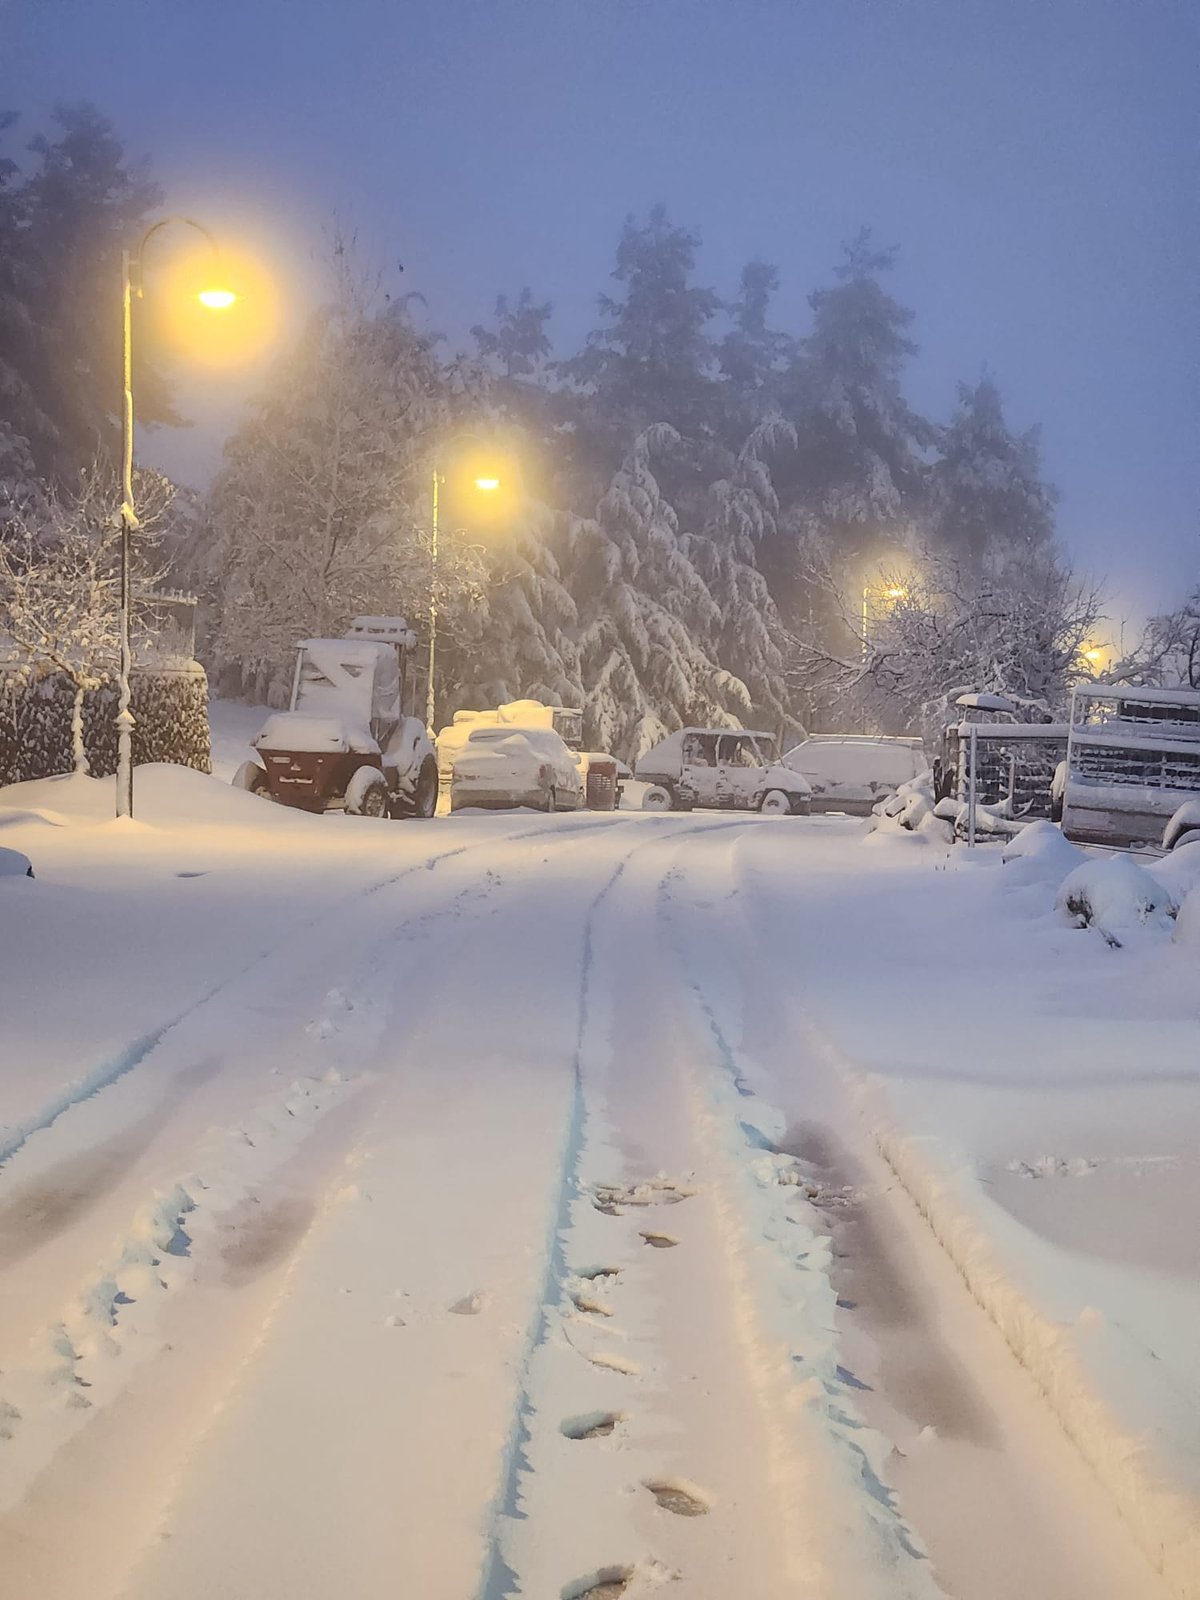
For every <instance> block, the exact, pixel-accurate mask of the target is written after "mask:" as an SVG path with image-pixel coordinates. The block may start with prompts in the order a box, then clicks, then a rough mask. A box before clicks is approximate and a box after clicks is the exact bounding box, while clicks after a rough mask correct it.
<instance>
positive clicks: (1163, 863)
mask: <svg viewBox="0 0 1200 1600" xmlns="http://www.w3.org/2000/svg"><path fill="white" fill-rule="evenodd" d="M1149 870H1150V871H1151V872H1152V873H1153V874H1154V876H1155V877H1156V878H1157V879H1158V881H1159V883H1165V884H1166V886H1167V888H1168V889H1169V890H1170V892H1171V893H1172V894H1173V895H1174V896H1175V898H1176V900H1178V901H1180V902H1182V901H1183V899H1184V898H1185V896H1187V895H1189V894H1191V892H1192V890H1193V889H1195V888H1197V887H1200V839H1197V840H1195V841H1194V842H1193V843H1191V844H1181V845H1176V847H1175V849H1174V850H1172V851H1171V852H1170V853H1169V854H1168V855H1165V856H1163V858H1162V859H1161V860H1160V861H1155V862H1154V863H1153V865H1152V866H1151V867H1150V869H1149Z"/></svg>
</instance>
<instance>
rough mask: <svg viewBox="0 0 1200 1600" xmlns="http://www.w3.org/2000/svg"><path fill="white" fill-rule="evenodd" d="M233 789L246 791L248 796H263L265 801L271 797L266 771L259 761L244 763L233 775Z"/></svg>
mask: <svg viewBox="0 0 1200 1600" xmlns="http://www.w3.org/2000/svg"><path fill="white" fill-rule="evenodd" d="M233 787H234V788H235V789H245V791H246V793H247V794H258V795H262V796H263V798H264V799H269V798H270V795H271V788H270V784H269V783H268V782H267V774H266V769H265V768H264V767H260V766H259V764H258V762H257V761H243V762H242V764H241V766H240V767H239V768H238V769H237V771H236V772H235V773H234V775H233Z"/></svg>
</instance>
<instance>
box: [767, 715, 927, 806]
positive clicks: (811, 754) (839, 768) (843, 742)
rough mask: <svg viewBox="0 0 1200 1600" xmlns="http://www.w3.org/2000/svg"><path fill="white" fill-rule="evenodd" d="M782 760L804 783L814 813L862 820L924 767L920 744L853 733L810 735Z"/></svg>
mask: <svg viewBox="0 0 1200 1600" xmlns="http://www.w3.org/2000/svg"><path fill="white" fill-rule="evenodd" d="M783 759H784V762H785V764H786V765H787V766H789V767H792V768H793V769H794V770H795V771H796V772H799V773H802V774H803V775H804V777H805V778H806V779H807V781H808V785H809V788H810V789H811V790H812V809H813V810H814V811H847V812H849V813H850V814H851V815H852V816H862V817H868V816H870V814H871V808H872V807H873V806H874V805H875V804H876V803H877V802H878V801H879V800H883V799H885V798H886V797H887V796H888V795H889V794H894V793H895V792H896V790H897V789H898V788H899V787H900V785H901V784H902V783H911V782H912V780H913V779H914V778H916V777H918V776H919V775H920V774H921V773H922V772H924V771H925V769H926V766H927V765H928V763H927V762H926V760H925V752H924V750H923V749H922V746H921V741H920V739H910V738H903V739H891V738H879V737H875V736H870V735H867V734H854V733H814V734H810V735H809V737H808V738H807V739H805V740H804V741H803V743H802V744H798V745H796V746H794V748H793V749H791V750H789V751H788V752H787V754H786V755H785V756H784V758H783Z"/></svg>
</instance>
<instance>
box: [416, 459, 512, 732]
mask: <svg viewBox="0 0 1200 1600" xmlns="http://www.w3.org/2000/svg"><path fill="white" fill-rule="evenodd" d="M460 437H462V438H470V437H471V435H469V434H467V435H460ZM456 442H457V441H456V440H451V441H450V443H451V444H453V443H456ZM445 481H446V477H445V474H444V473H443V472H442V469H441V467H440V466H439V465H437V464H436V463H435V465H434V468H433V482H432V490H433V493H432V499H431V507H430V509H431V513H432V515H431V518H430V534H431V538H430V559H431V571H430V577H429V682H428V684H427V685H426V690H425V721H426V724H427V725H428V727H429V731H430V733H431V734H432V732H433V719H434V715H435V712H436V709H437V707H436V705H435V697H434V685H433V672H434V667H435V665H436V661H437V619H438V533H439V531H440V501H441V488H442V485H443V484H444V483H445ZM474 486H475V488H476V489H478V490H479V492H480V493H481V494H495V493H496V492H497V491H498V490H499V489H500V488H502V487H503V481H502V479H500V478H498V477H496V476H495V475H494V474H490V473H488V474H482V475H480V476H477V477H476V478H475V479H474Z"/></svg>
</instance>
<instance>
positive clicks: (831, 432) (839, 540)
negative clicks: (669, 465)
mask: <svg viewBox="0 0 1200 1600" xmlns="http://www.w3.org/2000/svg"><path fill="white" fill-rule="evenodd" d="M844 248H845V260H844V261H843V262H842V264H841V265H840V266H839V267H838V268H837V269H836V276H837V278H838V280H839V281H838V282H837V284H835V285H834V286H833V287H832V288H827V289H818V290H816V291H815V292H814V293H813V294H811V295H810V296H809V304H810V305H811V306H812V309H813V326H812V330H811V332H810V333H809V335H808V337H807V338H806V339H804V340H803V341H802V343H801V345H800V346H799V348H798V351H797V354H796V357H795V359H794V360H793V362H792V364H791V366H790V368H789V370H788V372H787V374H786V375H785V377H784V379H783V381H782V384H781V408H782V411H783V414H784V415H785V416H786V417H787V418H788V420H789V421H790V422H792V423H793V425H794V426H795V429H796V434H797V441H798V448H797V450H796V452H795V455H794V456H793V457H792V458H791V459H790V460H789V461H788V462H786V463H781V464H780V466H779V469H778V470H777V472H776V478H775V483H776V489H777V490H778V492H779V495H780V499H781V501H782V502H783V505H784V508H785V512H784V518H783V522H784V525H785V526H786V527H787V528H788V529H789V530H790V532H791V534H792V549H791V551H790V552H789V551H788V550H787V548H786V546H784V545H780V546H779V547H777V557H782V558H785V559H778V558H777V559H774V560H773V561H771V562H770V563H768V566H767V572H768V577H769V579H770V582H771V589H772V593H773V594H774V596H775V598H776V601H777V602H778V603H779V604H780V606H781V607H782V609H783V613H784V616H785V618H786V619H787V621H788V622H789V624H792V623H793V622H796V621H798V619H799V617H800V616H802V615H804V614H805V612H806V610H807V608H808V606H809V604H810V603H811V602H812V600H813V596H812V595H811V593H809V592H808V589H807V587H806V585H805V582H804V576H803V568H804V548H805V546H806V544H808V543H809V542H811V541H816V542H817V543H818V544H820V545H821V546H822V547H823V550H824V552H825V553H826V554H827V555H828V556H829V557H830V559H832V560H834V561H835V562H838V561H842V560H854V559H863V558H864V557H866V556H868V555H874V556H878V555H880V554H883V553H885V552H886V551H887V549H888V548H889V546H894V545H895V544H897V543H900V542H904V541H905V540H906V539H907V537H908V531H909V529H910V528H911V526H912V524H913V523H914V522H919V521H920V520H921V518H922V516H923V512H924V503H925V462H924V452H925V451H926V449H927V448H928V446H930V445H931V444H932V443H933V441H934V437H935V430H934V428H933V427H932V426H931V425H930V424H929V423H927V422H925V421H924V420H923V419H922V418H921V417H919V416H918V415H917V414H916V413H915V412H914V411H913V410H912V409H911V407H910V406H909V404H908V402H907V401H906V400H905V398H904V393H903V388H902V383H901V379H902V374H903V369H904V365H905V362H906V361H907V360H908V359H909V357H910V356H912V355H913V354H914V352H915V350H916V346H915V345H914V344H913V343H912V341H911V340H910V339H909V337H908V335H907V333H906V329H907V328H908V326H909V324H910V323H911V321H912V313H911V312H910V311H908V310H906V309H905V308H904V307H903V306H901V305H900V304H899V303H898V302H897V301H896V300H894V299H893V298H892V297H891V295H889V294H888V293H887V292H886V290H885V289H884V287H883V285H882V283H881V282H880V276H881V274H883V273H884V272H886V271H888V270H890V268H891V267H892V265H893V263H894V260H895V252H894V251H893V250H878V249H876V248H875V247H874V246H873V244H872V242H871V234H870V230H869V229H863V230H862V231H861V232H860V233H859V234H858V236H857V237H856V238H855V239H853V240H852V241H851V242H850V243H849V244H847V245H846V246H845V247H844Z"/></svg>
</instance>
